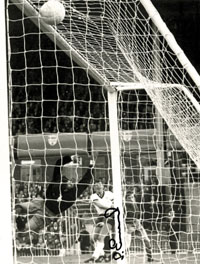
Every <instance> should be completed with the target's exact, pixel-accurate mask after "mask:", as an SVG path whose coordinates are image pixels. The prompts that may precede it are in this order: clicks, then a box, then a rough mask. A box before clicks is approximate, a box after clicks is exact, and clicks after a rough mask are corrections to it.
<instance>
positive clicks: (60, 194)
mask: <svg viewBox="0 0 200 264" xmlns="http://www.w3.org/2000/svg"><path fill="white" fill-rule="evenodd" d="M69 161H70V160H69V157H64V158H62V159H60V160H58V161H57V163H56V167H55V170H54V174H53V180H52V182H51V183H50V184H49V186H48V187H47V191H46V207H47V208H48V209H49V210H51V211H52V212H53V213H54V214H60V213H62V212H63V211H65V210H67V209H68V208H69V207H71V206H72V205H73V204H74V202H75V201H76V199H77V198H78V197H79V196H80V195H81V194H82V193H83V192H84V190H85V189H86V188H87V187H88V185H89V183H90V182H91V180H92V171H91V168H89V169H88V170H87V172H86V173H85V174H84V176H83V177H82V179H81V180H80V181H79V182H78V183H77V184H76V185H74V186H73V187H72V188H71V189H67V188H66V181H67V179H66V178H64V179H62V176H61V171H60V165H63V164H65V163H67V162H69Z"/></svg>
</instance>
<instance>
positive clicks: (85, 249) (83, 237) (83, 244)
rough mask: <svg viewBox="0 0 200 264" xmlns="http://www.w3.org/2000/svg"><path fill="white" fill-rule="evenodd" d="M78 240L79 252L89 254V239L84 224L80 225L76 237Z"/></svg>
mask: <svg viewBox="0 0 200 264" xmlns="http://www.w3.org/2000/svg"><path fill="white" fill-rule="evenodd" d="M78 241H79V242H80V249H81V253H82V254H89V253H90V244H91V241H90V235H89V232H88V231H87V230H86V227H85V225H83V226H82V227H81V230H80V236H79V238H78ZM78 241H77V242H78Z"/></svg>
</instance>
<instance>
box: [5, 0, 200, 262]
mask: <svg viewBox="0 0 200 264" xmlns="http://www.w3.org/2000/svg"><path fill="white" fill-rule="evenodd" d="M43 2H44V1H36V0H10V1H8V2H7V3H6V5H7V8H8V18H7V22H8V24H9V30H8V29H7V32H6V33H7V38H8V45H9V44H10V46H11V49H10V50H8V51H7V52H8V54H9V56H10V57H9V59H8V69H9V72H8V76H9V78H10V79H12V83H10V82H9V83H8V85H9V90H10V91H11V92H10V94H9V96H8V97H9V98H8V102H9V104H10V109H11V110H10V116H9V131H10V138H11V140H10V146H11V161H12V162H13V163H14V166H13V168H12V175H11V177H12V180H13V183H12V184H13V185H14V187H13V193H12V197H13V201H12V205H13V206H15V205H16V204H17V203H20V202H22V201H26V202H27V201H28V202H29V203H31V201H32V200H33V199H35V198H38V197H39V199H40V198H41V197H45V190H46V188H47V186H48V184H49V183H50V182H51V181H52V179H53V174H54V168H55V167H56V166H57V165H56V163H57V161H58V160H59V159H60V158H62V157H64V156H65V155H80V156H81V157H82V158H83V159H81V162H80V164H79V165H80V168H77V164H76V165H75V168H74V167H73V166H72V167H70V168H68V167H67V166H66V167H65V166H64V168H63V167H62V166H61V165H58V168H59V170H60V172H61V171H62V173H63V175H64V173H65V174H66V175H67V176H70V179H72V180H73V181H74V182H77V181H78V180H80V178H81V176H82V175H83V174H84V173H83V171H84V170H85V169H86V164H85V163H84V162H83V163H82V161H84V157H85V155H87V154H88V153H90V154H91V156H92V157H96V164H95V166H94V170H93V174H92V183H91V184H89V185H88V187H87V188H86V190H85V191H84V192H83V193H82V194H81V195H80V196H79V197H76V198H77V200H76V201H75V203H74V205H73V207H72V208H70V209H69V211H67V212H66V213H64V214H63V215H62V216H58V217H57V216H56V217H54V218H51V217H50V219H49V217H46V215H45V214H42V215H41V217H42V220H44V222H45V221H46V220H47V223H48V220H51V221H50V224H49V225H48V224H47V225H45V224H44V226H43V227H42V228H41V229H40V230H36V231H35V230H34V232H32V231H31V229H30V228H29V229H28V231H26V232H24V231H22V232H20V231H19V230H18V229H17V228H16V225H14V231H13V239H14V240H15V243H14V249H15V252H14V260H15V262H16V263H21V262H24V261H26V262H27V263H32V262H37V261H39V264H40V262H41V261H43V258H44V259H45V261H47V263H50V262H51V261H52V259H51V258H54V257H55V259H58V261H59V262H60V261H61V262H63V263H65V262H67V263H68V261H69V260H72V262H75V263H80V262H81V261H82V260H85V259H86V256H88V257H89V256H91V255H92V252H93V250H94V248H93V246H92V242H91V241H92V237H93V235H94V227H95V220H96V219H97V212H96V211H95V208H94V207H93V205H92V204H91V203H90V196H91V194H92V193H93V192H94V190H93V183H94V182H95V181H96V180H97V181H99V180H100V181H101V182H102V183H103V185H104V188H105V190H112V191H113V193H114V197H115V198H114V207H118V208H119V212H120V215H119V219H118V218H117V215H116V214H115V219H116V221H115V223H117V224H118V220H119V222H120V232H119V229H118V225H115V240H116V242H117V243H118V244H119V243H120V240H121V244H122V245H121V248H120V250H119V253H120V254H121V255H122V256H123V255H125V257H124V259H119V260H118V262H119V263H125V262H127V263H132V262H133V261H137V259H138V263H140V262H144V258H146V256H147V255H148V254H150V253H149V251H152V252H151V253H153V256H155V257H156V258H158V259H159V260H163V258H165V252H169V251H170V245H171V244H170V242H169V241H170V238H169V235H170V236H171V232H172V231H173V230H171V231H170V227H171V226H170V224H171V222H170V221H171V220H169V218H170V217H169V215H168V214H169V213H171V212H170V211H169V210H175V211H176V218H175V219H176V221H177V222H173V224H174V226H175V227H176V230H174V233H175V236H173V239H176V238H177V237H178V239H177V240H178V241H177V240H176V245H175V246H176V247H177V248H176V249H175V251H176V253H177V252H178V250H181V251H184V253H185V252H187V251H188V250H191V249H192V250H193V253H194V256H193V260H194V261H196V260H197V259H198V256H197V255H195V254H196V253H195V250H199V244H198V239H199V233H198V232H199V228H198V223H199V205H198V204H197V201H198V200H199V198H200V197H199V193H200V188H199V186H200V185H199V182H200V173H199V171H198V166H199V165H200V151H199V150H200V148H199V146H200V144H197V143H198V142H199V139H200V137H199V135H200V105H199V98H200V92H199V76H198V74H197V72H196V71H195V69H194V67H193V66H192V65H191V63H190V62H189V61H188V59H187V58H186V57H185V55H184V53H183V52H182V50H181V49H180V48H179V46H178V44H177V43H176V41H175V39H174V37H173V36H172V35H171V33H170V32H169V30H168V29H167V27H166V25H165V24H163V23H164V22H163V21H162V19H161V18H160V16H159V14H158V13H157V11H156V10H155V9H154V7H153V6H152V5H151V2H150V1H148V0H147V1H145V0H144V1H143V0H140V1H135V0H132V1H126V0H119V1H118V0H114V1H113V0H103V1H102V0H96V1H64V2H63V4H64V6H65V8H66V17H65V19H64V21H63V22H62V23H60V24H58V25H57V26H50V25H47V24H45V23H44V22H42V21H40V20H39V18H38V12H39V8H40V7H41V5H42V4H43ZM144 8H145V10H146V11H145V10H144ZM18 9H19V10H18ZM4 22H5V21H4ZM152 24H153V25H152ZM16 29H17V30H16ZM3 48H5V47H3ZM3 48H2V51H3ZM3 56H5V53H3V54H2V58H4V59H5V57H3ZM4 63H6V62H5V61H4ZM5 74H7V73H5ZM4 86H5V84H4ZM2 87H3V85H2ZM0 92H1V93H3V96H2V97H1V100H2V104H1V107H2V108H5V107H6V106H5V102H6V103H7V100H4V98H5V99H6V98H7V97H6V96H7V95H5V90H3V89H1V88H0ZM3 97H4V98H3ZM5 114H6V116H7V113H6V111H1V115H2V118H4V119H6V118H7V117H5ZM164 121H165V122H164ZM4 133H5V134H4V137H5V138H6V133H7V130H6V128H5V131H4ZM7 135H8V134H7ZM4 143H5V142H4ZM183 147H184V150H183ZM7 151H8V149H5V152H4V153H2V154H3V157H2V161H5V166H6V162H8V160H5V159H6V155H5V153H6V152H7ZM192 160H193V161H192ZM7 164H8V163H7ZM184 164H185V165H184ZM5 168H6V170H8V169H9V168H8V167H5ZM7 173H8V174H10V173H9V172H8V171H7ZM165 173H166V174H165ZM6 184H7V185H9V183H8V182H6ZM166 185H168V186H167V187H169V188H170V189H171V193H170V192H168V191H169V190H168V188H167V187H166ZM7 196H8V193H6V194H5V197H7ZM190 197H192V199H191V200H190ZM59 199H60V197H59ZM59 199H58V200H59ZM127 199H131V202H132V203H133V205H134V206H135V207H134V208H135V209H134V210H132V209H131V211H132V213H133V214H132V215H131V216H129V217H130V218H131V221H132V220H133V219H132V218H134V219H135V218H137V217H138V219H139V222H140V223H141V226H143V227H144V228H145V230H146V232H147V237H146V240H144V237H142V239H141V238H140V239H139V238H138V236H137V235H135V233H134V235H133V232H131V231H134V226H131V227H130V230H129V234H128V235H127V231H128V228H127V227H128V224H127V218H128V217H127V215H128V209H127V208H126V206H127V205H126V202H127ZM2 200H3V199H2ZM61 200H62V198H61ZM59 201H60V200H59ZM129 202H130V200H129ZM137 207H138V208H137ZM166 207H167V210H168V211H167V210H165V209H166ZM8 209H10V208H8ZM133 211H134V212H133ZM166 211H167V212H166ZM12 214H13V218H14V217H16V215H15V212H14V211H13V212H12ZM136 215H137V216H136ZM22 217H23V215H22ZM26 217H27V218H29V219H31V217H32V214H31V213H30V212H27V215H26ZM46 218H48V219H46ZM166 219H167V220H166ZM129 220H130V219H129ZM174 221H175V220H174ZM181 221H183V224H181ZM131 223H132V224H133V221H132V222H131ZM141 226H139V227H140V228H141ZM137 227H138V226H137ZM6 232H7V230H6ZM194 232H195V234H194ZM119 233H120V234H119ZM143 234H144V233H143ZM189 237H190V238H191V239H189ZM84 238H86V239H85V240H84ZM10 239H11V238H10ZM82 241H83V243H81V242H82ZM88 241H90V242H91V243H90V244H89V243H88ZM149 241H150V242H151V249H150V246H149V244H148V242H149ZM87 243H88V244H87ZM84 244H85V245H86V244H87V248H83V245H84ZM105 244H106V242H105ZM8 246H9V245H8ZM107 251H109V252H110V253H112V251H110V248H107ZM148 256H149V255H148ZM166 258H167V257H166ZM175 258H176V260H177V261H178V262H179V261H180V258H181V255H180V258H179V255H176V256H175ZM184 258H185V259H186V261H187V254H186V256H185V257H184ZM170 261H171V260H170ZM113 262H114V260H113V259H112V263H113Z"/></svg>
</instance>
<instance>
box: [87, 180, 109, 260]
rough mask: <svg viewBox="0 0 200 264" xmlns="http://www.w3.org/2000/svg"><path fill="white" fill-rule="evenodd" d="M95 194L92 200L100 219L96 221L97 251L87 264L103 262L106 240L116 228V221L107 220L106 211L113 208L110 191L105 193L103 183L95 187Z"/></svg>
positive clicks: (95, 237)
mask: <svg viewBox="0 0 200 264" xmlns="http://www.w3.org/2000/svg"><path fill="white" fill-rule="evenodd" d="M94 192H95V193H93V194H92V195H91V197H90V199H91V202H92V203H93V205H94V207H95V208H96V211H97V213H98V217H97V218H96V219H95V229H94V237H93V240H94V242H95V250H94V252H93V255H92V257H91V258H90V259H88V260H86V261H85V263H89V262H96V263H98V262H102V261H104V260H105V259H106V258H104V250H103V249H104V239H105V237H106V235H107V234H108V233H109V232H110V231H111V230H112V227H113V226H114V219H112V218H106V217H105V215H104V214H105V211H106V210H107V209H109V208H112V207H113V201H114V196H113V193H112V192H110V191H105V190H104V186H103V184H102V183H101V182H97V183H96V184H95V185H94Z"/></svg>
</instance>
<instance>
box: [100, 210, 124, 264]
mask: <svg viewBox="0 0 200 264" xmlns="http://www.w3.org/2000/svg"><path fill="white" fill-rule="evenodd" d="M115 213H117V222H118V226H117V229H118V235H119V243H118V244H117V243H116V241H115V239H113V238H111V239H110V240H109V247H110V249H114V248H115V249H116V251H115V252H114V253H113V255H112V256H113V258H114V259H115V260H118V259H120V258H121V260H123V259H124V255H121V253H122V254H124V251H122V252H121V253H120V252H117V251H119V250H120V249H121V248H122V238H121V223H120V210H119V208H118V207H116V208H108V209H107V210H106V211H105V213H104V217H105V218H109V217H112V216H114V214H115ZM115 224H116V223H115Z"/></svg>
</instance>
